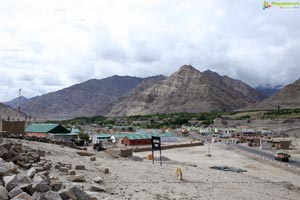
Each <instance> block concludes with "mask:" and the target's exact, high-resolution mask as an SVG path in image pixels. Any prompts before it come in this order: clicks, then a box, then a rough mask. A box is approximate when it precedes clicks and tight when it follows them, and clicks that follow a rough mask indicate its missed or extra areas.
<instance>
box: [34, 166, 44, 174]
mask: <svg viewBox="0 0 300 200" xmlns="http://www.w3.org/2000/svg"><path fill="white" fill-rule="evenodd" d="M35 171H36V173H39V172H42V171H45V169H44V167H36V168H35Z"/></svg>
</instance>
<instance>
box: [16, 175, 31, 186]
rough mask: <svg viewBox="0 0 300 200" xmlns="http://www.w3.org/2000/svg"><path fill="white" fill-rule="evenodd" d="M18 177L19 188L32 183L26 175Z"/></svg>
mask: <svg viewBox="0 0 300 200" xmlns="http://www.w3.org/2000/svg"><path fill="white" fill-rule="evenodd" d="M17 177H18V186H20V187H22V186H23V185H25V186H26V185H28V184H31V183H32V180H31V178H29V177H28V176H25V175H17Z"/></svg>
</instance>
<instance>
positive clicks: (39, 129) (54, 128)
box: [25, 124, 70, 133]
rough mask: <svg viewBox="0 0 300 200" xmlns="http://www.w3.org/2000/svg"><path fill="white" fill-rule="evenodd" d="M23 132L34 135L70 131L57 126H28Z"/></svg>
mask: <svg viewBox="0 0 300 200" xmlns="http://www.w3.org/2000/svg"><path fill="white" fill-rule="evenodd" d="M25 132H35V133H69V132H70V131H69V130H68V129H66V128H64V127H63V126H61V125H59V124H29V125H28V126H27V127H26V128H25Z"/></svg>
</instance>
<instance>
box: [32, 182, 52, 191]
mask: <svg viewBox="0 0 300 200" xmlns="http://www.w3.org/2000/svg"><path fill="white" fill-rule="evenodd" d="M32 189H33V190H34V191H35V192H48V191H49V190H51V188H50V186H49V185H47V184H46V183H43V182H41V183H35V184H32Z"/></svg>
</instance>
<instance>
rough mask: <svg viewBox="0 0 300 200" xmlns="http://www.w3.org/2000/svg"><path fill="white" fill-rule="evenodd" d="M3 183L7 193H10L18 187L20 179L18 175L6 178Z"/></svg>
mask: <svg viewBox="0 0 300 200" xmlns="http://www.w3.org/2000/svg"><path fill="white" fill-rule="evenodd" d="M3 182H4V185H5V187H6V189H7V191H8V192H9V191H11V190H12V189H14V188H15V187H16V186H17V185H18V177H17V175H16V174H15V175H12V176H4V177H3Z"/></svg>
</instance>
